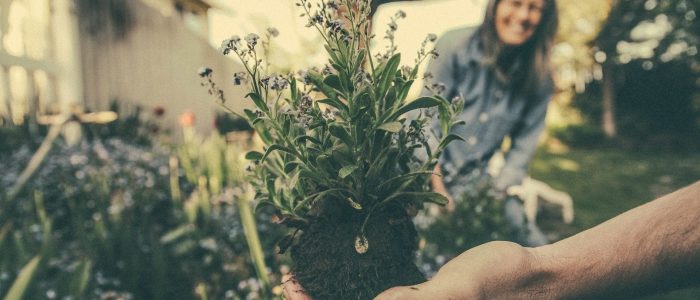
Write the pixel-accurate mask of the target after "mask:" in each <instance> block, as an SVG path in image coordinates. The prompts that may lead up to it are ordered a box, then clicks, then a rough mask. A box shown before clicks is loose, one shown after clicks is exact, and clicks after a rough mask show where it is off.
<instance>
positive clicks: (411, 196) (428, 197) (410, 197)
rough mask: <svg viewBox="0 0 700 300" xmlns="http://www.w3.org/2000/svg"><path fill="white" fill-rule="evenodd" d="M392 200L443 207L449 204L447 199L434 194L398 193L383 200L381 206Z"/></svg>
mask: <svg viewBox="0 0 700 300" xmlns="http://www.w3.org/2000/svg"><path fill="white" fill-rule="evenodd" d="M394 200H400V201H421V202H431V203H435V204H439V205H445V204H447V203H448V202H449V200H448V199H447V197H445V196H443V195H441V194H439V193H436V192H399V193H395V194H393V195H391V196H389V197H388V198H386V199H384V201H382V204H386V203H389V202H391V201H394Z"/></svg>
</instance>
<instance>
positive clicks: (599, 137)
mask: <svg viewBox="0 0 700 300" xmlns="http://www.w3.org/2000/svg"><path fill="white" fill-rule="evenodd" d="M550 134H551V135H552V136H554V137H555V138H557V139H558V140H560V141H561V142H563V143H564V144H567V145H569V146H572V147H577V148H589V147H596V146H600V145H601V144H603V142H604V141H605V136H604V135H603V132H602V131H601V130H600V128H598V127H596V126H592V125H588V124H572V125H566V126H561V127H554V128H550Z"/></svg>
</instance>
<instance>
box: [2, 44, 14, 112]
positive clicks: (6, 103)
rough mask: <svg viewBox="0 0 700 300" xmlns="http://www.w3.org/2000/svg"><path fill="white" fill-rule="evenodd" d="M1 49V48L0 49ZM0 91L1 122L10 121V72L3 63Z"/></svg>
mask: <svg viewBox="0 0 700 300" xmlns="http://www.w3.org/2000/svg"><path fill="white" fill-rule="evenodd" d="M0 51H1V50H0ZM0 91H2V92H3V93H2V99H0V102H2V107H3V110H4V114H3V115H2V119H3V124H11V123H12V105H11V102H12V91H11V90H10V72H9V70H8V68H7V67H6V66H4V65H0Z"/></svg>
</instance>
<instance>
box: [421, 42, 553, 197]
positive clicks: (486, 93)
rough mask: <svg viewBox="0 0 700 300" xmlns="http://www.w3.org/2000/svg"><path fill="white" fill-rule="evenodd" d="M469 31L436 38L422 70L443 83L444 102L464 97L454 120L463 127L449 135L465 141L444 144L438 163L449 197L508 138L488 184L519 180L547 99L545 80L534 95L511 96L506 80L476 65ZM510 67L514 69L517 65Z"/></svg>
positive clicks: (477, 55) (478, 61)
mask: <svg viewBox="0 0 700 300" xmlns="http://www.w3.org/2000/svg"><path fill="white" fill-rule="evenodd" d="M474 32H476V28H462V29H456V30H452V31H450V32H448V33H446V34H445V35H444V36H443V37H441V38H440V40H439V41H438V43H437V45H436V49H437V50H438V53H439V54H440V56H439V57H438V58H437V59H434V60H433V61H431V63H430V64H429V66H428V70H427V71H428V72H430V73H432V75H433V76H434V77H433V78H432V79H431V80H432V81H433V82H442V83H444V84H445V86H446V88H447V89H446V91H445V93H443V96H446V97H445V98H446V99H448V100H449V99H452V98H453V97H454V96H461V97H462V98H463V99H464V109H463V111H462V113H461V115H459V117H458V118H459V119H460V120H464V121H465V122H466V124H465V125H459V126H456V127H455V128H454V129H453V130H452V133H455V134H457V135H459V136H461V137H463V138H464V139H465V141H464V142H461V141H455V142H452V143H451V144H450V145H448V147H447V148H446V149H445V152H444V153H443V156H442V158H441V162H440V165H441V168H442V170H443V173H444V175H445V177H444V178H443V179H444V181H445V185H446V186H447V189H448V191H449V192H450V194H451V195H453V196H458V195H461V194H462V192H463V189H464V187H465V185H467V183H468V182H469V181H470V178H469V177H470V174H472V175H473V174H474V173H475V172H476V173H479V172H483V171H485V167H486V165H487V164H488V161H489V159H490V158H491V156H492V155H493V154H494V152H496V151H497V150H499V149H500V147H501V144H502V142H503V139H504V138H505V137H506V136H510V138H511V141H512V143H511V148H510V150H509V151H508V152H507V153H506V155H505V165H504V167H503V169H502V170H501V172H500V173H499V175H498V176H497V177H496V178H494V185H495V187H496V188H497V189H500V190H503V189H505V188H507V187H508V186H511V185H518V184H520V183H521V182H522V180H523V178H524V177H525V176H526V174H527V167H528V163H529V161H530V159H531V157H532V155H533V153H534V152H535V149H536V147H537V143H538V139H539V136H540V134H541V133H542V130H543V129H544V120H545V114H546V111H547V105H548V103H549V100H550V98H551V95H552V84H551V82H545V83H543V84H542V85H541V88H540V89H539V91H538V92H537V93H536V94H535V95H533V96H528V95H523V94H518V93H516V92H514V91H513V88H512V87H511V86H510V85H508V83H507V82H502V80H499V79H497V77H496V73H495V70H493V68H492V67H488V66H484V65H482V64H481V58H482V56H483V55H482V52H481V49H480V47H478V40H477V39H476V38H474V37H475V35H474ZM513 67H514V68H517V67H518V65H517V63H516V65H514V66H513ZM426 94H430V93H427V92H426ZM438 123H439V121H437V120H436V122H435V123H434V126H433V132H435V133H436V132H439V130H438V128H439V124H438ZM481 174H484V173H481Z"/></svg>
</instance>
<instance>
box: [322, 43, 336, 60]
mask: <svg viewBox="0 0 700 300" xmlns="http://www.w3.org/2000/svg"><path fill="white" fill-rule="evenodd" d="M323 47H325V48H326V52H328V55H329V56H330V57H331V63H333V62H335V61H338V55H337V54H336V53H335V52H336V51H335V50H333V49H332V48H331V47H330V46H328V45H323Z"/></svg>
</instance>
